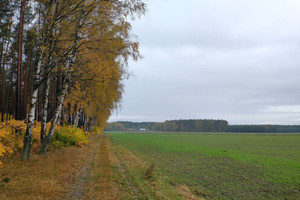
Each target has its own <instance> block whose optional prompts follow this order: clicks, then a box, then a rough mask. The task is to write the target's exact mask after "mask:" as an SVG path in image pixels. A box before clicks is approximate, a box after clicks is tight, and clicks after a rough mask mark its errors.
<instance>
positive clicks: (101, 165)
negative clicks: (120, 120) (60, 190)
mask: <svg viewBox="0 0 300 200" xmlns="http://www.w3.org/2000/svg"><path fill="white" fill-rule="evenodd" d="M148 169H149V164H148V163H146V162H144V161H143V160H141V159H140V158H138V157H136V156H135V155H134V154H132V153H131V152H129V151H127V150H126V149H124V148H122V147H120V146H118V145H117V144H114V143H113V142H112V141H111V138H110V136H108V135H100V136H99V138H98V139H97V142H95V144H94V146H93V147H92V149H91V151H90V152H89V154H88V155H87V156H86V161H85V164H84V167H83V168H82V170H81V172H80V173H79V175H78V176H77V178H76V180H75V182H74V184H73V186H72V187H71V189H70V192H69V193H68V197H67V199H70V200H74V199H76V200H79V199H93V200H94V199H95V200H96V199H99V200H115V199H124V200H126V199H170V200H173V199H196V198H192V197H193V195H192V194H191V193H190V192H189V190H188V189H186V190H187V191H185V193H182V190H178V188H177V187H174V186H171V185H170V184H169V183H167V182H166V181H165V179H164V178H162V177H161V176H158V175H157V174H156V172H155V171H154V172H153V176H152V177H151V178H146V177H145V173H146V171H147V170H148ZM191 195H192V196H191Z"/></svg>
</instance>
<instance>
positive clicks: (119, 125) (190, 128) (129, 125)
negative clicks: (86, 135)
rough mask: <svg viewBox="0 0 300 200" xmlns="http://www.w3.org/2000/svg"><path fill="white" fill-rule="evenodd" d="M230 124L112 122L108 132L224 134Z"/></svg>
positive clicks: (185, 121) (174, 121)
mask: <svg viewBox="0 0 300 200" xmlns="http://www.w3.org/2000/svg"><path fill="white" fill-rule="evenodd" d="M227 126H228V122H227V121H225V120H212V119H211V120H209V119H204V120H200V119H188V120H167V121H165V122H140V123H139V122H122V121H121V122H112V123H108V124H107V126H106V127H105V129H104V130H106V131H126V130H129V131H138V130H140V129H146V130H148V131H166V132H224V131H226V129H227Z"/></svg>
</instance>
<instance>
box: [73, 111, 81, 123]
mask: <svg viewBox="0 0 300 200" xmlns="http://www.w3.org/2000/svg"><path fill="white" fill-rule="evenodd" d="M80 112H81V108H80V107H79V109H77V112H76V116H75V120H74V126H75V127H78V122H79V117H80Z"/></svg>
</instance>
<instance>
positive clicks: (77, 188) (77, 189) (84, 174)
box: [68, 144, 99, 199]
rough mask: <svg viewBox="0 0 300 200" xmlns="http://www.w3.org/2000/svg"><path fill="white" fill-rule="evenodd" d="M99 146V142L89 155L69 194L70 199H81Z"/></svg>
mask: <svg viewBox="0 0 300 200" xmlns="http://www.w3.org/2000/svg"><path fill="white" fill-rule="evenodd" d="M98 148H99V144H98V145H96V147H94V150H93V151H92V153H91V154H90V155H89V157H88V159H87V162H86V164H85V166H84V167H83V169H82V171H81V172H80V174H79V176H78V177H77V179H76V180H75V183H74V184H73V186H72V188H71V190H70V192H69V194H68V196H69V199H81V198H82V196H83V190H84V186H85V184H86V182H87V178H88V175H89V172H90V168H91V164H92V162H93V160H94V157H95V154H96V152H97V150H98Z"/></svg>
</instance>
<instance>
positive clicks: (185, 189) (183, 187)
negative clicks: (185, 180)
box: [177, 185, 200, 200]
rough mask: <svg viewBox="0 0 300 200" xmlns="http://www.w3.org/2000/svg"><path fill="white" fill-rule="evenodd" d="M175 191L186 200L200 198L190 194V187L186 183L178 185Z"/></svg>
mask: <svg viewBox="0 0 300 200" xmlns="http://www.w3.org/2000/svg"><path fill="white" fill-rule="evenodd" d="M177 191H178V193H179V194H181V195H182V197H183V198H184V199H186V200H200V198H198V197H196V196H195V195H193V194H192V192H191V191H190V189H189V188H188V187H187V186H186V185H179V186H177Z"/></svg>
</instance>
